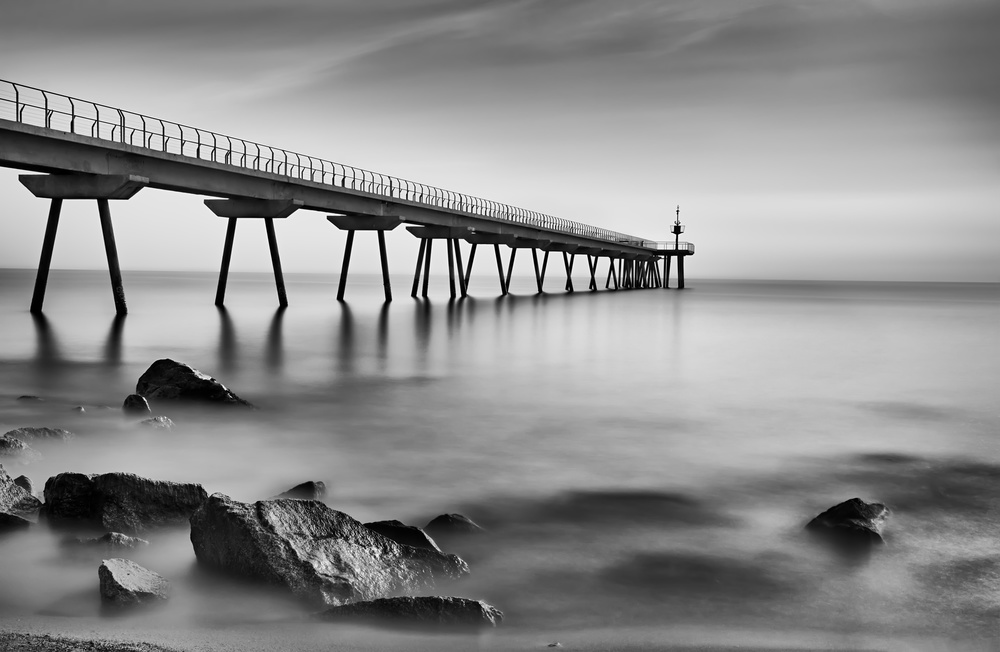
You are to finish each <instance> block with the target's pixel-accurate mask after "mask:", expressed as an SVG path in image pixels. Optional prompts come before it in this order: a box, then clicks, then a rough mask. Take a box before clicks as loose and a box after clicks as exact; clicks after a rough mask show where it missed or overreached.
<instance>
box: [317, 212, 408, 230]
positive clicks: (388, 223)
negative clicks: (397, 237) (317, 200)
mask: <svg viewBox="0 0 1000 652" xmlns="http://www.w3.org/2000/svg"><path fill="white" fill-rule="evenodd" d="M326 220H327V221H328V222H329V223H330V224H332V225H334V226H335V227H337V228H338V229H341V230H343V231H392V230H393V229H395V228H396V227H397V226H399V225H400V224H402V223H403V218H401V217H400V216H399V215H381V216H377V215H327V216H326Z"/></svg>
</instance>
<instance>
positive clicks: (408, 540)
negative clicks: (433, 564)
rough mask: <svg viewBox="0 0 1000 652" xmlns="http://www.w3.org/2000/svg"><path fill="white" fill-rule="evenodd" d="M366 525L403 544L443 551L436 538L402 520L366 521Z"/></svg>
mask: <svg viewBox="0 0 1000 652" xmlns="http://www.w3.org/2000/svg"><path fill="white" fill-rule="evenodd" d="M365 527H366V528H368V529H369V530H374V531H375V532H378V533H379V534H381V535H382V536H384V537H387V538H389V539H392V540H393V541H395V542H396V543H398V544H400V545H403V546H413V547H415V548H426V549H428V550H437V551H438V552H441V548H439V547H438V544H436V543H434V539H432V538H430V537H429V536H427V533H426V532H424V531H423V530H421V529H420V528H418V527H417V526H415V525H406V524H405V523H402V522H401V521H374V522H372V523H365Z"/></svg>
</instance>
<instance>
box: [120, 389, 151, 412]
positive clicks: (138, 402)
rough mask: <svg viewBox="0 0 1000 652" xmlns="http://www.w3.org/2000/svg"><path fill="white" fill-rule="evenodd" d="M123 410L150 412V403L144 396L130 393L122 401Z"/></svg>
mask: <svg viewBox="0 0 1000 652" xmlns="http://www.w3.org/2000/svg"><path fill="white" fill-rule="evenodd" d="M122 411H123V412H125V414H135V415H142V414H150V409H149V403H148V402H147V401H146V399H145V398H144V397H142V396H139V395H138V394H129V395H128V396H126V397H125V402H124V403H122Z"/></svg>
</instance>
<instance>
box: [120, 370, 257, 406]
mask: <svg viewBox="0 0 1000 652" xmlns="http://www.w3.org/2000/svg"><path fill="white" fill-rule="evenodd" d="M135 393H136V394H139V395H140V396H143V397H145V398H147V399H150V400H153V401H189V402H199V403H217V404H221V405H243V406H250V404H249V403H248V402H246V401H244V400H243V399H241V398H240V397H239V396H237V395H236V394H234V393H233V392H232V391H230V390H229V388H228V387H226V386H225V385H223V384H222V383H220V382H219V381H217V380H216V379H215V378H212V377H211V376H208V375H207V374H203V373H202V372H200V371H198V370H197V369H194V368H193V367H191V366H189V365H186V364H183V363H181V362H174V361H173V360H169V359H163V360H157V361H156V362H154V363H153V364H152V365H150V367H149V369H147V370H146V371H145V372H144V373H143V374H142V376H140V377H139V382H138V383H136V386H135Z"/></svg>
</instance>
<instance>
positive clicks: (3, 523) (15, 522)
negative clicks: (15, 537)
mask: <svg viewBox="0 0 1000 652" xmlns="http://www.w3.org/2000/svg"><path fill="white" fill-rule="evenodd" d="M28 527H31V521H29V520H28V519H26V518H21V517H20V516H17V515H15V514H8V513H7V512H0V534H3V533H6V532H14V531H16V530H23V529H25V528H28Z"/></svg>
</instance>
